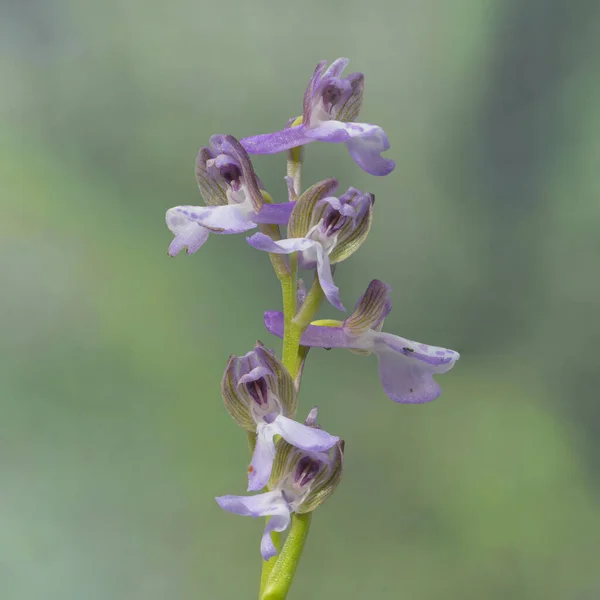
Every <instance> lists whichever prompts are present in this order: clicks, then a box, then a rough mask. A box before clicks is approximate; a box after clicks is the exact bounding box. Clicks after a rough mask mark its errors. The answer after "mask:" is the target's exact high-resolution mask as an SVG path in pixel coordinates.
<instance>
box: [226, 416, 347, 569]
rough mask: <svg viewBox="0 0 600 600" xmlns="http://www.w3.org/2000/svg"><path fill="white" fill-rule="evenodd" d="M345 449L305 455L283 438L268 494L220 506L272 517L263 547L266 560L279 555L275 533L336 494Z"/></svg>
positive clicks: (232, 499)
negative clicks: (294, 516)
mask: <svg viewBox="0 0 600 600" xmlns="http://www.w3.org/2000/svg"><path fill="white" fill-rule="evenodd" d="M307 422H308V420H307ZM343 446H344V443H343V442H342V441H340V442H338V443H336V444H335V445H334V447H333V448H332V449H331V450H330V451H329V452H305V451H302V450H299V449H297V448H295V447H294V446H292V445H291V444H288V443H287V442H286V441H285V440H284V439H280V440H279V441H278V442H277V449H276V457H275V462H274V465H273V472H272V475H271V478H270V480H269V491H268V492H265V493H263V494H257V495H256V496H220V497H218V498H216V501H217V503H218V504H219V506H220V507H221V508H223V509H225V510H226V511H229V512H231V513H234V514H238V515H242V516H249V517H255V518H257V517H270V519H269V521H268V522H267V525H266V527H265V530H264V533H263V536H262V540H261V544H260V551H261V554H262V557H263V559H264V560H269V559H270V558H272V557H273V556H275V555H276V554H277V549H276V548H275V545H274V544H273V541H272V539H271V532H272V531H279V532H281V531H284V530H286V529H287V528H288V527H289V524H290V519H291V514H292V513H294V512H295V513H298V514H302V513H307V512H312V511H313V510H315V509H316V508H317V507H318V506H320V505H321V504H322V503H323V502H324V501H325V500H326V499H327V498H328V497H329V496H330V495H331V494H332V493H333V491H334V490H335V488H336V487H337V485H338V483H339V481H340V479H341V475H342V467H343Z"/></svg>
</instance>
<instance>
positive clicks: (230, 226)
mask: <svg viewBox="0 0 600 600" xmlns="http://www.w3.org/2000/svg"><path fill="white" fill-rule="evenodd" d="M171 210H174V211H176V212H178V213H179V214H181V215H183V216H184V217H186V218H187V219H188V220H189V221H192V222H195V223H199V224H200V225H202V226H203V227H206V228H207V229H210V230H211V231H213V232H214V233H224V234H229V233H243V232H244V231H248V230H249V229H254V228H255V227H256V223H255V222H254V221H252V220H250V218H249V217H248V216H246V215H245V214H244V213H243V212H242V211H241V210H240V208H239V206H238V205H236V204H227V205H226V206H176V207H175V208H173V209H171Z"/></svg>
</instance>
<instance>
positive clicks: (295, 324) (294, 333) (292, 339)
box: [259, 117, 324, 600]
mask: <svg viewBox="0 0 600 600" xmlns="http://www.w3.org/2000/svg"><path fill="white" fill-rule="evenodd" d="M300 123H302V117H298V119H296V121H295V122H294V123H293V125H299V124H300ZM302 153H303V149H302V148H301V147H300V148H292V149H291V150H290V151H289V153H288V168H287V174H288V175H289V176H290V177H292V180H293V182H294V192H295V195H296V197H297V196H299V195H300V189H301V184H300V180H301V175H302ZM274 233H275V232H274V231H273V232H271V235H272V236H273V234H274ZM278 233H279V231H278V230H277V234H278ZM270 256H271V262H272V263H273V267H274V268H275V272H276V273H277V277H278V279H279V281H280V283H281V293H282V297H283V321H284V331H283V364H284V365H285V367H286V368H287V370H288V371H289V373H290V375H291V376H292V379H293V380H294V381H296V384H297V385H299V384H298V381H299V372H300V369H301V367H302V362H303V360H304V359H305V357H306V348H302V347H301V346H300V339H301V337H302V334H303V333H304V331H305V329H306V328H307V327H308V325H309V324H310V322H311V321H312V320H313V319H314V317H315V315H316V314H317V311H318V310H319V306H320V304H321V301H322V299H323V296H324V294H323V290H322V289H321V285H320V284H319V280H318V277H317V276H316V274H315V280H314V281H313V284H312V287H311V289H310V292H309V293H308V294H307V296H306V299H305V301H304V303H303V304H302V308H301V309H300V311H299V312H298V314H296V310H297V306H296V304H297V303H296V296H297V289H296V285H297V284H296V272H297V269H298V255H297V253H293V254H291V255H290V259H289V267H288V265H287V264H286V265H285V267H288V268H284V266H283V265H282V263H281V259H282V257H280V256H278V255H270ZM310 521H311V514H310V513H307V514H302V515H297V514H295V513H293V514H292V522H291V528H290V531H289V533H288V536H287V538H286V540H285V543H284V545H283V548H282V549H281V552H280V553H279V555H278V556H274V557H273V558H271V559H270V560H268V561H264V562H263V567H262V573H261V576H260V594H259V600H285V597H286V596H287V593H288V591H289V589H290V586H291V585H292V580H293V578H294V574H295V573H296V568H297V566H298V562H299V561H300V557H301V556H302V551H303V549H304V544H305V542H306V537H307V536H308V531H309V528H310ZM271 539H272V540H273V543H274V544H275V547H276V548H279V547H280V543H281V534H280V533H277V532H272V533H271Z"/></svg>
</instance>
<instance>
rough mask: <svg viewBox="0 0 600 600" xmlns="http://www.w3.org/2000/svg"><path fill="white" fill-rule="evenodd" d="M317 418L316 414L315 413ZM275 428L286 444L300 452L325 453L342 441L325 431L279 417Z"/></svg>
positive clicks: (275, 422) (274, 422)
mask: <svg viewBox="0 0 600 600" xmlns="http://www.w3.org/2000/svg"><path fill="white" fill-rule="evenodd" d="M315 418H316V413H315ZM272 425H273V428H274V430H275V432H276V433H278V434H279V435H280V436H281V437H282V438H283V439H284V440H285V441H286V442H288V443H290V444H292V446H295V447H296V448H299V449H300V450H307V451H309V452H324V451H325V450H329V449H330V448H332V447H333V446H335V444H337V443H338V442H339V441H340V438H339V437H337V436H335V435H331V434H329V433H327V432H326V431H324V430H323V429H316V428H315V427H309V426H308V425H303V424H302V423H298V422H297V421H294V420H293V419H288V418H287V417H283V416H279V417H277V418H276V419H275V420H274V421H273V423H272Z"/></svg>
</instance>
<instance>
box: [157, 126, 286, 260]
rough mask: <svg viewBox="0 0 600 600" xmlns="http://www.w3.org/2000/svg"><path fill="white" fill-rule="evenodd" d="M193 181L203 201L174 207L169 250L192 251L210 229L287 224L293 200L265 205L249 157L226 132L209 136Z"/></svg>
mask: <svg viewBox="0 0 600 600" xmlns="http://www.w3.org/2000/svg"><path fill="white" fill-rule="evenodd" d="M196 180H197V181H198V187H199V188H200V192H201V194H202V197H203V198H204V201H205V203H206V206H175V207H174V208H170V209H169V210H168V211H167V216H166V221H167V226H168V227H169V229H170V230H171V232H172V233H173V234H174V235H175V239H174V240H173V241H172V242H171V245H170V246H169V255H170V256H176V255H177V254H179V252H181V250H183V249H184V248H187V253H188V254H193V253H194V252H196V251H197V250H198V249H199V248H200V247H201V246H202V245H203V244H204V243H205V242H206V240H207V239H208V235H209V233H210V232H211V231H212V232H213V233H219V234H229V233H242V232H244V231H248V230H249V229H253V228H255V227H256V226H257V224H258V223H269V224H274V225H287V222H288V220H289V218H290V214H291V212H292V208H293V203H290V202H286V203H283V204H266V203H264V202H263V194H262V192H261V184H260V180H259V179H258V177H257V175H256V173H255V172H254V168H253V166H252V163H251V162H250V157H249V156H248V153H247V152H246V151H245V150H244V148H243V147H242V146H241V145H240V143H239V142H238V141H237V140H236V139H235V138H234V137H233V136H231V135H213V136H212V137H211V138H210V148H208V147H205V148H201V149H200V152H199V153H198V157H197V159H196Z"/></svg>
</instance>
